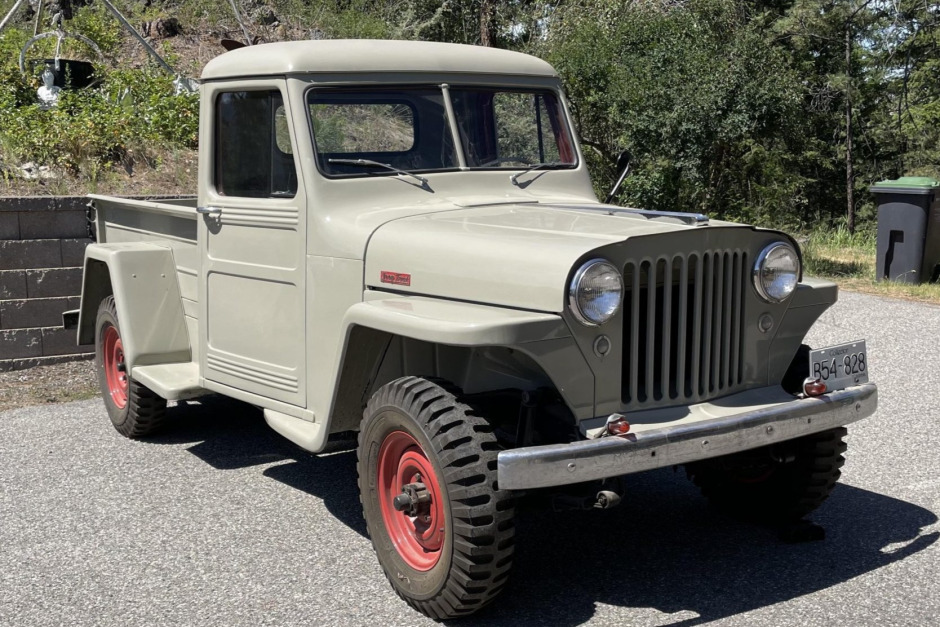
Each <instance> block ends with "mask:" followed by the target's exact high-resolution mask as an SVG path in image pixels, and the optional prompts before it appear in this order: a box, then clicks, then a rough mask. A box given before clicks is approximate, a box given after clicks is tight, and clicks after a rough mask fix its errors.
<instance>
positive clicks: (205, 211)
mask: <svg viewBox="0 0 940 627" xmlns="http://www.w3.org/2000/svg"><path fill="white" fill-rule="evenodd" d="M196 213H201V214H202V215H204V216H219V215H222V209H220V208H219V207H196Z"/></svg>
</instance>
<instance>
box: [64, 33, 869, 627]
mask: <svg viewBox="0 0 940 627" xmlns="http://www.w3.org/2000/svg"><path fill="white" fill-rule="evenodd" d="M200 89H201V92H200V93H201V129H200V142H199V143H200V154H199V174H200V178H199V190H198V198H195V199H193V200H192V201H186V200H183V201H176V202H160V203H158V202H144V201H132V200H122V199H118V198H109V197H103V196H92V199H93V204H94V207H95V209H96V232H97V243H95V244H93V245H90V246H89V247H88V249H87V252H86V258H85V270H84V271H85V274H84V285H83V291H82V301H81V309H80V310H79V311H78V312H77V313H76V315H77V318H78V320H77V324H78V341H79V342H81V343H90V342H94V343H95V345H96V347H97V352H96V358H97V368H98V372H99V378H100V382H101V389H102V392H103V396H104V403H105V406H106V408H107V411H108V414H109V415H110V418H111V421H112V422H113V423H114V426H115V427H116V428H117V430H118V431H119V432H120V433H122V434H124V435H125V436H128V437H142V436H147V435H149V434H151V433H152V432H153V431H154V430H155V429H157V428H158V427H159V426H160V423H161V420H162V419H163V417H164V415H165V411H166V401H167V400H176V399H189V398H193V397H197V396H200V395H204V394H207V393H216V394H223V395H226V396H229V397H233V398H235V399H240V400H242V401H244V402H246V403H251V404H252V405H255V406H257V407H259V408H261V409H262V410H263V413H264V418H265V420H266V421H267V423H268V424H269V425H270V426H271V427H272V428H273V429H274V430H276V431H277V432H278V433H280V434H282V435H284V436H285V437H286V438H288V439H290V440H292V441H293V442H295V443H296V444H298V445H299V446H301V447H303V448H304V449H306V450H308V451H312V452H314V453H316V452H319V451H322V450H323V449H324V447H325V445H326V444H327V439H328V437H329V436H330V435H331V434H336V433H340V432H350V431H358V433H359V435H358V438H359V439H358V471H359V490H360V494H361V500H362V507H363V514H364V516H365V520H366V523H367V525H368V531H369V535H370V537H371V539H372V543H373V546H374V548H375V552H376V554H377V556H378V559H379V561H380V562H381V565H382V567H383V568H384V570H385V573H386V575H387V576H388V579H389V581H390V582H391V585H392V586H393V587H394V589H395V590H396V591H397V593H398V594H399V595H400V596H401V597H402V598H404V599H405V600H406V601H407V602H408V603H409V604H411V605H412V606H413V607H415V608H417V609H418V610H420V611H422V612H424V613H426V614H428V615H429V616H432V617H435V618H449V617H454V616H460V615H464V614H468V613H471V612H473V611H475V610H477V609H479V608H480V607H482V606H484V605H485V604H486V603H488V602H489V601H491V600H492V599H493V598H494V596H495V595H496V594H497V593H498V592H499V591H500V590H501V589H502V588H503V587H504V585H505V583H506V581H507V577H508V575H509V570H510V567H511V563H512V556H513V544H514V507H515V499H516V498H517V497H518V496H519V495H520V494H522V493H524V492H528V493H532V492H533V491H536V490H539V489H546V488H548V489H551V490H559V489H560V487H561V486H572V485H575V484H576V486H575V487H576V488H577V489H578V490H577V491H576V492H575V493H576V494H580V495H582V496H581V497H579V498H580V499H581V500H580V501H578V499H575V501H576V502H580V503H581V504H582V505H585V506H587V507H591V506H597V507H608V506H610V505H612V504H615V503H616V502H617V501H618V499H619V496H620V494H621V493H622V492H621V491H622V488H621V487H620V486H621V484H622V482H621V481H619V480H617V479H616V478H617V477H620V476H623V475H627V474H630V473H635V472H638V471H643V470H647V469H653V468H658V467H663V466H678V465H684V466H685V468H686V469H687V472H688V474H689V476H690V477H691V478H692V479H693V480H694V481H695V482H696V483H697V484H698V485H699V486H700V487H701V489H702V490H703V492H704V493H705V494H706V495H707V496H708V497H709V498H710V499H711V500H712V502H714V503H715V504H717V505H719V506H721V507H724V508H726V509H727V510H728V511H730V512H732V513H735V514H739V515H743V516H747V517H750V518H755V519H759V520H764V521H771V522H785V521H789V520H798V519H800V518H801V517H803V516H805V515H806V514H807V513H808V512H810V511H812V510H813V509H814V508H816V507H817V506H818V505H819V504H820V503H822V501H823V500H824V499H825V498H826V497H827V496H828V495H829V492H830V491H831V489H832V488H833V486H834V484H835V483H836V481H837V480H838V478H839V474H840V467H841V466H842V463H843V458H842V455H841V454H842V453H843V452H844V451H845V444H844V442H843V437H844V435H845V433H846V431H845V428H844V425H846V424H848V423H851V422H853V421H856V420H859V419H861V418H864V417H866V416H869V415H871V414H872V413H873V412H874V411H875V406H876V399H877V391H876V387H875V385H874V384H873V383H869V382H868V367H867V356H866V351H865V346H864V342H854V343H848V344H845V345H842V346H839V347H835V348H832V349H826V350H819V351H812V352H810V350H809V348H808V347H806V346H804V345H803V344H802V341H803V337H804V335H805V334H806V332H807V330H808V329H809V328H810V326H811V325H812V324H813V322H814V321H815V320H816V319H817V317H818V316H819V315H820V314H821V313H822V312H823V311H824V310H825V309H826V308H827V307H829V306H830V305H832V304H833V303H834V302H835V300H836V286H835V285H833V284H831V283H827V282H824V281H819V280H813V279H809V278H805V277H803V276H802V269H801V256H800V251H799V247H798V245H797V243H796V242H794V241H793V239H792V238H791V237H789V236H788V235H786V234H784V233H780V232H777V231H772V230H766V229H761V228H754V227H751V226H745V225H740V224H732V223H728V222H719V221H717V220H711V219H709V218H708V217H706V216H704V215H699V214H695V213H682V212H675V213H673V212H654V211H644V210H641V209H630V208H622V207H618V206H613V205H609V204H603V203H600V202H598V199H597V197H596V195H595V193H594V191H593V189H592V185H591V181H590V179H589V177H588V173H587V170H586V167H585V161H584V158H583V155H582V154H581V151H580V148H579V144H578V139H577V137H576V135H575V132H574V128H573V127H572V123H571V118H570V116H569V113H568V107H567V104H566V101H565V97H564V94H563V92H562V89H561V83H560V80H559V77H558V75H557V73H556V72H555V71H554V70H553V69H552V67H551V66H549V65H548V64H547V63H545V62H543V61H541V60H539V59H537V58H534V57H531V56H527V55H523V54H518V53H514V52H508V51H502V50H494V49H487V48H475V47H468V46H459V45H449V44H437V43H415V42H390V41H307V42H293V43H278V44H270V45H261V46H254V47H251V48H244V49H240V50H235V51H232V52H229V53H226V54H223V55H221V56H219V57H218V58H216V59H214V60H212V61H211V62H210V63H209V64H208V65H207V66H206V68H205V71H204V73H203V75H202V80H201V88H200ZM847 339H851V338H847ZM320 479H321V480H322V481H330V480H331V478H330V477H321V478H320ZM592 482H594V483H592ZM585 494H587V495H588V498H587V500H585V499H584V498H583V495H585ZM571 498H573V497H571ZM569 502H570V499H569Z"/></svg>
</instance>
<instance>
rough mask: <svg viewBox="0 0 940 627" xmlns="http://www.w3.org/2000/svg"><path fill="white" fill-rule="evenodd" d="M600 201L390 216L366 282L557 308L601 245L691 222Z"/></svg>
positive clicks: (372, 250) (374, 244)
mask: <svg viewBox="0 0 940 627" xmlns="http://www.w3.org/2000/svg"><path fill="white" fill-rule="evenodd" d="M683 215H687V214H676V215H675V216H672V215H664V214H655V213H652V212H649V213H647V212H637V211H636V210H632V212H631V210H625V209H624V208H622V207H616V206H611V205H599V204H590V205H588V204H585V205H545V204H538V205H535V204H510V205H499V206H489V207H474V208H469V209H460V210H456V211H443V212H440V213H430V214H424V215H420V216H412V217H407V218H401V219H398V220H394V221H392V222H389V223H387V224H384V225H382V226H381V227H379V228H378V229H377V230H376V231H375V233H374V234H373V235H372V238H371V239H370V240H369V244H368V247H367V249H366V258H365V284H366V286H367V287H369V288H373V289H380V290H390V291H396V292H403V293H410V294H423V295H429V296H436V297H442V298H451V299H459V300H464V301H471V302H478V303H487V304H492V305H501V306H505V307H516V308H520V309H529V310H536V311H546V312H561V311H562V310H563V308H564V306H565V302H566V298H567V282H568V278H569V276H570V275H571V273H572V271H573V270H574V268H575V266H577V265H580V263H582V262H583V261H585V260H587V259H589V258H591V257H593V256H601V255H600V252H599V251H598V249H599V248H602V247H605V246H622V245H623V244H624V243H625V242H626V241H627V240H628V239H630V238H634V237H642V236H646V235H654V234H661V233H667V232H670V231H686V230H689V229H710V228H714V226H716V225H718V224H720V225H721V226H739V225H733V224H731V223H727V222H722V223H717V222H715V221H712V222H711V223H710V224H709V223H707V222H704V223H703V222H696V221H695V220H694V219H690V218H689V217H682V216H683Z"/></svg>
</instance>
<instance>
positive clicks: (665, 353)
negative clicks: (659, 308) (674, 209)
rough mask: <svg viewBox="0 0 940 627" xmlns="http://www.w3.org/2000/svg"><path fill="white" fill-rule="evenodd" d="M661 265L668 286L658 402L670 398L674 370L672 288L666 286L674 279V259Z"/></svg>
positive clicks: (665, 290) (664, 295) (664, 297)
mask: <svg viewBox="0 0 940 627" xmlns="http://www.w3.org/2000/svg"><path fill="white" fill-rule="evenodd" d="M660 263H662V265H663V281H664V285H666V287H665V289H663V346H662V351H661V352H660V354H661V355H662V357H661V361H662V366H661V372H660V375H659V395H658V396H657V398H656V400H661V399H664V398H670V397H671V396H672V390H671V387H672V386H671V385H670V372H671V369H672V364H673V358H672V352H671V350H672V287H671V286H670V285H668V284H666V283H665V282H666V281H670V280H671V279H672V276H673V275H672V259H664V260H662V261H661V262H660Z"/></svg>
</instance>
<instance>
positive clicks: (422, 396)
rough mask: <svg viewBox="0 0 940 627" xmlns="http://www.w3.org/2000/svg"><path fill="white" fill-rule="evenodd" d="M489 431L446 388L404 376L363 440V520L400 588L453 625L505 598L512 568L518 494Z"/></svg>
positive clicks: (372, 413) (387, 393) (369, 414)
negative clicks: (503, 486)
mask: <svg viewBox="0 0 940 627" xmlns="http://www.w3.org/2000/svg"><path fill="white" fill-rule="evenodd" d="M497 452H498V445H497V443H496V437H495V435H494V434H493V430H492V428H491V427H490V425H489V424H488V423H487V422H486V421H485V420H484V419H483V418H480V417H478V416H475V415H473V412H472V410H471V409H470V408H469V407H468V406H466V405H464V404H462V403H460V402H458V401H457V399H456V397H455V396H454V394H453V393H452V392H451V391H449V390H447V389H445V388H444V387H442V385H440V384H438V383H437V382H434V381H430V380H427V379H421V378H417V377H405V378H403V379H398V380H397V381H393V382H391V383H389V384H387V385H385V386H383V387H382V388H380V389H379V390H378V391H377V392H376V393H375V394H374V395H373V397H372V399H371V400H370V401H369V404H368V406H367V408H366V411H365V414H364V418H363V421H362V428H361V431H360V434H359V450H358V471H359V491H360V499H361V501H362V510H363V515H364V517H365V520H366V526H367V527H368V531H369V537H370V538H371V539H372V546H373V547H374V548H375V552H376V555H377V556H378V558H379V563H380V564H381V565H382V568H383V570H384V571H385V575H386V577H388V580H389V582H391V584H392V587H393V588H394V589H395V591H396V592H397V593H398V595H399V596H401V597H402V598H403V599H404V600H405V601H407V602H408V603H409V604H410V605H411V606H412V607H414V608H416V609H417V610H419V611H421V612H423V613H424V614H426V615H428V616H430V617H432V618H436V619H446V618H453V617H456V616H464V615H467V614H470V613H472V612H474V611H476V610H478V609H480V608H481V607H483V606H484V605H486V604H487V603H489V602H490V601H492V600H493V598H495V597H496V595H497V594H498V593H499V592H500V591H501V590H502V588H503V587H504V586H505V584H506V582H507V580H508V577H509V571H510V568H511V566H512V552H513V542H514V533H515V528H514V511H513V502H512V498H511V494H510V493H509V492H507V491H504V490H500V489H499V486H498V485H497V484H496V454H497Z"/></svg>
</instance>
